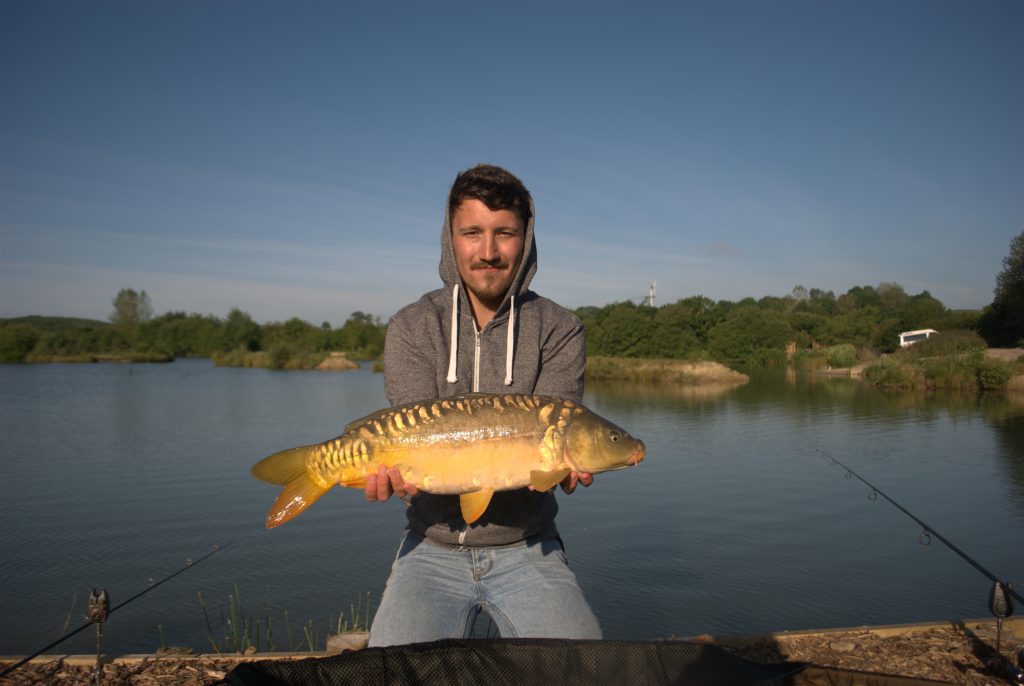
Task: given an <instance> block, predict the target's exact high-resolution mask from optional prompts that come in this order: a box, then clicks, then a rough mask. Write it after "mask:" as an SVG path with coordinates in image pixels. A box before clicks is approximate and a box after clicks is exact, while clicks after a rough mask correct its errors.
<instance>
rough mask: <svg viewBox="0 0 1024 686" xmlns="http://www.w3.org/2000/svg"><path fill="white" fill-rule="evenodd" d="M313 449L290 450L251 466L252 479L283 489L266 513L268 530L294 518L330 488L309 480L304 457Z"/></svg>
mask: <svg viewBox="0 0 1024 686" xmlns="http://www.w3.org/2000/svg"><path fill="white" fill-rule="evenodd" d="M316 447H317V446H316V445H306V446H300V447H298V448H289V449H288V450H282V451H281V452H279V453H274V454H273V455H271V456H270V457H266V458H264V459H262V460H260V461H259V462H257V463H256V464H255V465H253V468H252V475H253V476H255V477H256V478H257V479H259V480H260V481H266V482H268V483H272V484H279V485H282V486H284V488H283V489H282V490H281V493H280V494H279V495H278V496H277V500H275V501H274V504H273V505H271V507H270V511H269V512H268V513H267V528H268V529H273V528H274V527H276V526H280V525H281V524H284V523H285V522H287V521H288V520H290V519H293V518H295V517H297V516H298V515H299V514H300V513H302V512H303V511H304V510H305V509H306V508H307V507H309V506H310V505H312V504H313V503H315V502H316V501H317V499H318V498H320V496H322V495H323V494H324V493H326V492H327V491H328V489H329V488H330V487H329V486H328V487H327V488H325V487H324V486H322V485H320V484H318V483H316V482H315V481H313V480H312V479H310V478H309V473H308V472H307V471H306V457H307V456H308V455H309V454H310V452H312V451H313V449H315V448H316Z"/></svg>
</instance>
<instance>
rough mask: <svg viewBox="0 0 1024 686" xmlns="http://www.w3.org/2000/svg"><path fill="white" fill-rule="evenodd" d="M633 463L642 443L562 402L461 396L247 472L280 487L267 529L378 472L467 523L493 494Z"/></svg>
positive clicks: (391, 415) (381, 414) (348, 431)
mask: <svg viewBox="0 0 1024 686" xmlns="http://www.w3.org/2000/svg"><path fill="white" fill-rule="evenodd" d="M643 458H644V445H643V442H642V441H640V440H638V439H636V438H633V437H632V436H630V435H629V434H628V433H627V432H626V431H623V430H622V429H620V428H619V427H617V426H615V425H614V424H612V423H611V422H609V421H608V420H606V419H604V418H602V417H600V416H598V415H597V414H596V413H594V412H592V411H590V410H588V409H587V408H585V407H584V406H582V405H579V404H577V403H574V402H573V401H571V400H566V399H562V398H556V397H551V396H532V395H515V394H486V393H471V394H463V395H458V396H452V397H448V398H439V399H435V400H424V401H419V402H414V403H409V404H406V405H399V406H396V407H390V408H386V409H383V410H378V411H377V412H374V413H372V414H370V415H367V416H366V417H363V418H362V419H357V420H355V421H353V422H351V423H349V424H348V425H347V426H346V427H345V430H344V432H343V433H342V434H340V435H339V436H336V437H334V438H332V439H330V440H327V441H324V442H321V443H314V444H312V445H307V446H300V447H297V448H289V449H288V450H283V451H281V452H279V453H275V454H273V455H271V456H269V457H267V458H265V459H263V460H261V461H260V462H258V463H257V464H256V465H254V466H253V469H252V473H253V475H254V476H256V477H257V478H258V479H261V480H263V481H267V482H269V483H273V484H279V485H283V486H284V489H283V490H282V491H281V493H280V495H279V496H278V498H277V500H276V501H275V503H274V505H273V506H272V507H271V509H270V512H269V513H268V515H267V526H268V527H275V526H279V525H280V524H283V523H284V522H286V521H288V520H290V519H292V518H294V517H295V516H297V515H298V514H299V513H301V512H303V511H304V510H305V509H306V508H307V507H309V506H310V505H311V504H312V503H313V502H315V501H316V500H317V499H318V498H319V497H320V496H322V495H323V494H324V493H325V492H327V491H328V490H329V489H330V488H332V487H333V486H334V485H336V484H337V485H340V486H345V487H349V488H364V487H365V486H366V482H367V478H368V477H369V476H370V475H371V474H376V473H377V471H378V470H379V469H380V467H381V466H384V467H387V468H389V469H392V468H393V469H397V470H398V472H399V473H400V474H401V475H402V478H403V479H404V480H405V482H406V483H409V484H412V485H414V486H416V488H418V489H420V490H422V491H425V492H428V493H435V494H450V495H458V496H459V497H460V505H461V509H462V514H463V518H464V519H465V521H466V523H467V524H472V523H474V522H475V521H476V520H477V519H479V518H480V516H481V515H482V514H483V513H484V512H485V511H486V509H487V505H488V504H489V502H490V499H491V496H492V495H493V494H494V492H495V491H503V490H511V489H516V488H525V487H528V486H529V487H532V488H534V489H535V490H539V491H545V490H548V489H550V488H553V487H554V486H555V485H556V484H557V483H558V482H560V481H561V480H562V479H564V478H565V477H566V476H567V475H568V474H570V473H571V472H573V471H576V472H586V473H598V472H603V471H609V470H612V469H620V468H622V467H627V466H630V465H635V464H638V463H639V462H640V461H641V460H643Z"/></svg>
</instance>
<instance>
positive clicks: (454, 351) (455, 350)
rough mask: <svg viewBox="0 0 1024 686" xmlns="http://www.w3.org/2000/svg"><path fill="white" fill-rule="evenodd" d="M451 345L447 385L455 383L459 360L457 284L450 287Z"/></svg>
mask: <svg viewBox="0 0 1024 686" xmlns="http://www.w3.org/2000/svg"><path fill="white" fill-rule="evenodd" d="M451 333H452V343H451V351H450V353H449V356H448V383H455V382H456V381H458V380H459V378H458V377H457V376H456V375H455V368H456V363H457V362H458V358H459V284H455V286H453V287H452V332H451Z"/></svg>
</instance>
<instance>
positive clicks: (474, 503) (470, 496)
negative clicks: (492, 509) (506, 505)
mask: <svg viewBox="0 0 1024 686" xmlns="http://www.w3.org/2000/svg"><path fill="white" fill-rule="evenodd" d="M493 495H494V491H473V492H472V493H463V494H462V495H460V496H459V506H460V507H461V508H462V518H463V519H464V520H466V524H472V523H473V522H475V521H476V520H478V519H480V516H481V515H482V514H483V513H484V511H485V510H487V506H488V505H489V504H490V503H491V496H493Z"/></svg>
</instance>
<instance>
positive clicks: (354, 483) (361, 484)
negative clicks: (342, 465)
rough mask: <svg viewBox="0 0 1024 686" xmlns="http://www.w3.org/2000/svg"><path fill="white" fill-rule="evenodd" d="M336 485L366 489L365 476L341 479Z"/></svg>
mask: <svg viewBox="0 0 1024 686" xmlns="http://www.w3.org/2000/svg"><path fill="white" fill-rule="evenodd" d="M338 485H339V486H344V487H345V488H366V475H363V476H355V477H352V478H351V479H342V480H340V481H339V482H338Z"/></svg>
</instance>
